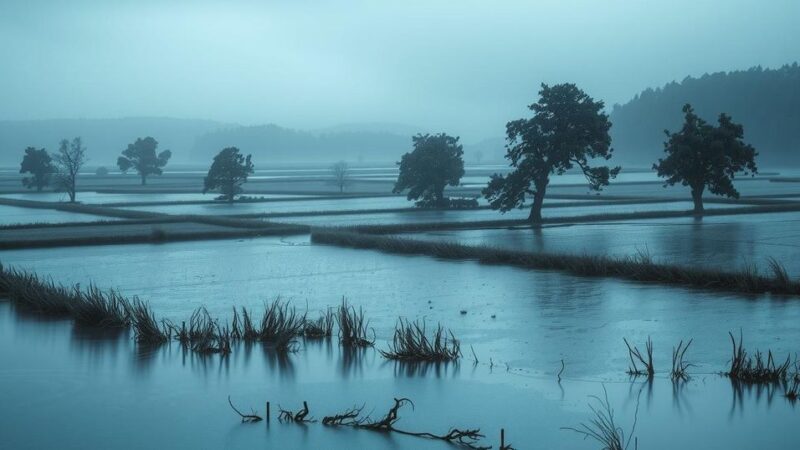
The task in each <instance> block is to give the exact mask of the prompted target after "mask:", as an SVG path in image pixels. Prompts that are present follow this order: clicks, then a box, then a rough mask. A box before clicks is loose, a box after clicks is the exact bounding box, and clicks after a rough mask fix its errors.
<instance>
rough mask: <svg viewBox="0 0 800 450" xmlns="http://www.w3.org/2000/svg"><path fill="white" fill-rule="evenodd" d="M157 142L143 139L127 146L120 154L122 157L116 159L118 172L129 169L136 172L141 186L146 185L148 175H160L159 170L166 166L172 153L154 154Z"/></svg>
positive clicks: (166, 151)
mask: <svg viewBox="0 0 800 450" xmlns="http://www.w3.org/2000/svg"><path fill="white" fill-rule="evenodd" d="M157 148H158V141H156V140H155V139H153V138H151V137H149V136H148V137H146V138H144V139H142V138H137V139H136V142H134V143H133V144H128V148H127V149H125V150H124V151H123V152H122V156H120V157H119V158H117V165H118V166H119V170H121V171H122V172H123V173H125V172H127V171H128V170H130V169H134V170H136V172H138V173H139V176H140V177H142V186H144V185H145V184H147V177H148V176H149V175H161V174H162V170H161V168H162V167H164V166H166V165H167V162H168V161H169V158H170V157H172V152H170V151H169V150H164V151H163V152H161V153H158V154H156V149H157Z"/></svg>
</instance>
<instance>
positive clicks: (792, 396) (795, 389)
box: [783, 372, 800, 403]
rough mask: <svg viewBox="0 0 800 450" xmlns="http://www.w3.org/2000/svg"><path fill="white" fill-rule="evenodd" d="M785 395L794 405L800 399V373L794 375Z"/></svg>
mask: <svg viewBox="0 0 800 450" xmlns="http://www.w3.org/2000/svg"><path fill="white" fill-rule="evenodd" d="M783 395H784V397H786V398H787V399H788V400H789V401H790V402H792V403H794V402H796V401H797V399H798V398H800V373H798V372H795V373H794V375H793V376H792V379H791V380H789V383H788V384H787V385H786V392H784V394H783Z"/></svg>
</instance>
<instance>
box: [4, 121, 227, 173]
mask: <svg viewBox="0 0 800 450" xmlns="http://www.w3.org/2000/svg"><path fill="white" fill-rule="evenodd" d="M225 126H230V125H226V124H223V123H219V122H213V121H210V120H186V119H171V118H156V117H143V118H125V119H57V120H26V121H0V165H4V166H17V165H19V162H20V160H21V159H22V154H23V151H24V150H25V148H26V147H28V146H34V147H44V148H46V149H47V150H48V151H50V152H54V151H56V150H57V149H58V142H59V141H60V140H61V139H64V138H68V139H72V138H73V137H75V136H81V137H82V138H83V143H84V145H85V146H86V152H87V154H88V157H89V165H91V166H99V165H105V166H114V165H115V164H116V161H117V156H119V154H120V153H121V152H122V150H124V149H125V148H126V147H127V145H128V144H129V143H131V142H133V141H134V140H135V139H136V138H137V137H143V136H153V137H154V138H156V139H157V140H158V142H159V149H164V150H166V149H169V150H172V154H173V162H175V163H187V162H190V158H191V155H190V151H191V149H192V148H193V147H194V143H195V139H196V138H197V136H199V135H201V134H203V133H206V132H209V131H211V130H215V129H218V128H221V127H225Z"/></svg>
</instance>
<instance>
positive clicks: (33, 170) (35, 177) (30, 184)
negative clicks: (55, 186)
mask: <svg viewBox="0 0 800 450" xmlns="http://www.w3.org/2000/svg"><path fill="white" fill-rule="evenodd" d="M55 172H56V167H55V166H54V165H53V158H51V157H50V155H49V154H48V153H47V150H45V149H43V148H41V149H36V148H34V147H28V148H26V149H25V156H24V157H23V158H22V163H21V164H20V168H19V173H29V174H31V176H30V177H24V178H23V179H22V185H23V186H25V187H26V188H28V189H33V188H36V190H37V191H41V190H42V189H43V188H44V187H45V186H47V185H48V184H50V177H51V176H52V175H53V174H54V173H55Z"/></svg>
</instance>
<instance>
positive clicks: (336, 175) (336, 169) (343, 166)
mask: <svg viewBox="0 0 800 450" xmlns="http://www.w3.org/2000/svg"><path fill="white" fill-rule="evenodd" d="M331 175H333V180H332V181H333V184H334V185H335V186H337V187H338V188H339V192H344V188H345V186H347V185H348V184H350V166H348V165H347V163H346V162H344V161H339V162H337V163H336V164H334V165H332V166H331Z"/></svg>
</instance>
